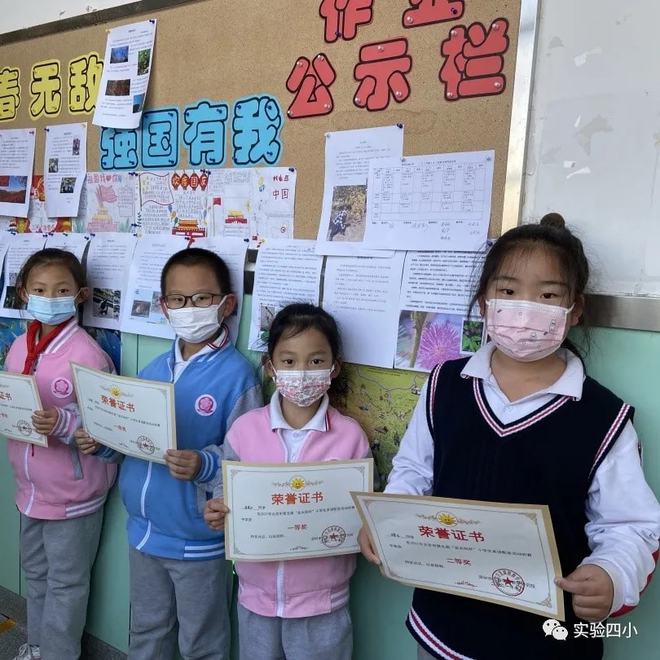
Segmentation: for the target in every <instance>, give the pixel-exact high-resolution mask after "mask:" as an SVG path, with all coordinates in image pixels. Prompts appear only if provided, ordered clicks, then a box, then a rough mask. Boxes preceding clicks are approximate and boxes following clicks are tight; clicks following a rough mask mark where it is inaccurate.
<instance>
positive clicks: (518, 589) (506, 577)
mask: <svg viewBox="0 0 660 660" xmlns="http://www.w3.org/2000/svg"><path fill="white" fill-rule="evenodd" d="M493 584H494V585H495V587H496V589H497V590H498V591H501V592H502V593H503V594H504V595H506V596H520V594H521V593H522V592H523V591H525V580H523V579H522V577H520V575H518V573H516V572H515V571H512V570H511V569H510V568H498V569H497V570H496V571H493Z"/></svg>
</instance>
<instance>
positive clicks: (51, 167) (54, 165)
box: [48, 158, 60, 174]
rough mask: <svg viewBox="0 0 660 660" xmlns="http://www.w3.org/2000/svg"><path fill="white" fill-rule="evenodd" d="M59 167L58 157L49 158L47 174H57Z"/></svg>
mask: <svg viewBox="0 0 660 660" xmlns="http://www.w3.org/2000/svg"><path fill="white" fill-rule="evenodd" d="M59 169H60V159H59V158H49V159H48V174H57V172H59Z"/></svg>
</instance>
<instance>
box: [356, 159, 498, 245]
mask: <svg viewBox="0 0 660 660" xmlns="http://www.w3.org/2000/svg"><path fill="white" fill-rule="evenodd" d="M494 161H495V152H494V151H470V152H465V153H453V154H437V155H432V156H406V157H405V158H382V159H376V160H372V161H370V163H369V183H368V186H367V190H368V193H367V219H366V230H365V236H364V245H365V246H367V247H372V248H377V249H387V250H464V251H465V250H479V249H480V248H482V247H483V245H484V243H485V241H486V237H487V235H488V225H489V223H490V204H491V191H492V187H493V164H494Z"/></svg>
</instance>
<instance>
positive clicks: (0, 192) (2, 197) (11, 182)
mask: <svg viewBox="0 0 660 660" xmlns="http://www.w3.org/2000/svg"><path fill="white" fill-rule="evenodd" d="M27 194H28V178H27V177H26V176H12V175H7V176H0V202H10V203H12V204H23V203H24V202H25V200H26V198H27Z"/></svg>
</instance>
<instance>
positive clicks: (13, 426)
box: [0, 371, 48, 447]
mask: <svg viewBox="0 0 660 660" xmlns="http://www.w3.org/2000/svg"><path fill="white" fill-rule="evenodd" d="M37 410H43V406H42V405H41V399H40V398H39V390H37V382H36V380H35V379H34V376H23V375H21V374H10V373H7V372H6V371H3V372H0V434H2V435H6V436H7V437H8V438H11V439H12V440H20V441H22V442H30V443H32V444H33V445H41V446H42V447H48V440H47V438H46V436H45V435H41V434H40V433H37V432H36V431H35V430H34V428H33V426H32V413H34V412H35V411H37Z"/></svg>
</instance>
